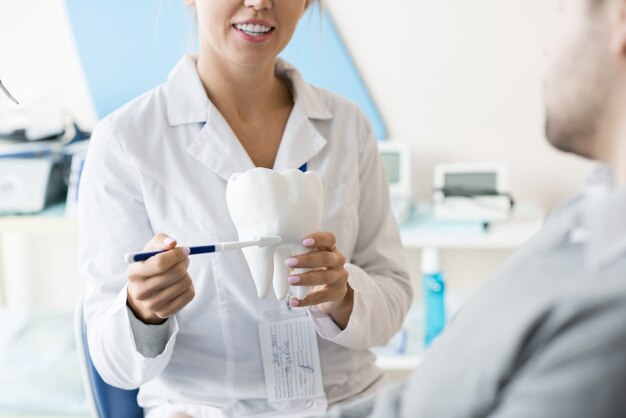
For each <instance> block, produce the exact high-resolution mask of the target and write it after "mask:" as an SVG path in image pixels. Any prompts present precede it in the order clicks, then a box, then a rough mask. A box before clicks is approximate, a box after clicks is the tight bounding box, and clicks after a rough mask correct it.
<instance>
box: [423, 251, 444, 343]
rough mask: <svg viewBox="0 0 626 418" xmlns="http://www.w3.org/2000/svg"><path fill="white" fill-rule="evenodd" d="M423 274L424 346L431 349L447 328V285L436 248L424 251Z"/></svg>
mask: <svg viewBox="0 0 626 418" xmlns="http://www.w3.org/2000/svg"><path fill="white" fill-rule="evenodd" d="M422 274H423V286H424V305H425V309H424V311H425V318H426V321H425V322H426V323H425V332H424V344H425V345H426V347H429V346H430V345H431V344H432V342H433V341H434V339H435V338H437V336H438V335H439V334H440V333H441V331H443V329H444V328H445V326H446V304H445V290H446V285H445V282H444V280H443V273H442V271H441V265H440V263H439V252H438V251H437V249H435V248H424V250H423V251H422Z"/></svg>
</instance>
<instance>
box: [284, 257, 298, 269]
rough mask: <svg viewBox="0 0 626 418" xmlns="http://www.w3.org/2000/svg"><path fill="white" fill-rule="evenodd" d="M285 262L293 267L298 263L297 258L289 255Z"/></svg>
mask: <svg viewBox="0 0 626 418" xmlns="http://www.w3.org/2000/svg"><path fill="white" fill-rule="evenodd" d="M285 264H287V265H288V266H289V267H295V266H297V265H298V259H297V258H294V257H291V258H288V259H286V260H285Z"/></svg>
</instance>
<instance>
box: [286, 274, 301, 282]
mask: <svg viewBox="0 0 626 418" xmlns="http://www.w3.org/2000/svg"><path fill="white" fill-rule="evenodd" d="M287 281H288V282H289V284H296V283H300V277H298V276H289V277H287Z"/></svg>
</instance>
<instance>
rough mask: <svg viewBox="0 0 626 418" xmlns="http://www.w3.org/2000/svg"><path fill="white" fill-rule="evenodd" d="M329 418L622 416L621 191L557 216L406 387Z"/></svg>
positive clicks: (625, 305) (624, 209) (624, 282)
mask: <svg viewBox="0 0 626 418" xmlns="http://www.w3.org/2000/svg"><path fill="white" fill-rule="evenodd" d="M596 177H597V176H596ZM330 416H332V417H335V418H338V417H344V418H345V417H366V416H372V417H385V418H389V417H396V416H397V417H411V418H456V417H492V418H496V417H497V418H504V417H506V418H513V417H515V418H517V417H519V418H559V417H563V418H591V417H593V418H609V417H626V188H625V189H621V190H610V188H609V187H608V186H606V183H602V182H599V183H598V182H596V183H595V184H593V187H591V188H590V189H589V191H588V193H587V195H586V196H584V197H583V198H580V199H577V200H576V201H574V202H572V203H570V204H569V205H567V206H565V207H564V208H562V209H561V210H559V211H558V213H557V214H555V215H554V216H553V217H552V218H551V219H550V220H549V221H548V222H547V223H546V225H545V227H544V228H543V230H542V231H541V232H540V233H539V234H538V235H537V236H536V237H535V238H534V239H532V240H531V241H530V242H529V243H528V244H527V245H526V246H525V247H524V248H523V249H521V250H520V251H518V252H517V253H516V254H514V256H513V257H512V258H511V259H510V260H509V261H508V262H507V263H506V265H505V266H504V267H503V268H502V269H501V270H500V271H499V272H498V273H497V274H496V275H495V277H493V278H492V279H491V280H490V281H489V282H488V284H486V285H485V286H484V287H483V288H482V289H480V290H479V291H478V292H477V294H476V295H475V296H474V297H473V298H472V300H471V301H470V302H468V303H467V304H466V305H465V306H464V307H463V309H462V310H461V311H460V312H459V314H458V315H457V316H456V318H455V319H454V320H453V322H452V324H451V325H450V327H449V328H448V329H447V330H446V332H444V334H443V335H442V336H441V337H440V338H439V339H438V340H437V341H436V342H435V344H434V345H433V346H432V347H431V349H430V350H429V351H428V353H427V355H426V356H425V359H424V362H423V364H422V365H421V366H420V368H419V369H418V370H417V371H416V372H415V373H414V374H413V375H412V376H411V377H410V378H409V380H408V381H407V382H406V383H404V384H403V385H401V386H397V387H394V388H391V389H388V390H386V391H385V392H383V393H382V394H380V395H379V396H377V397H376V398H370V399H366V400H364V401H360V402H358V403H356V404H352V405H348V406H347V407H344V408H341V409H336V410H334V411H331V413H330Z"/></svg>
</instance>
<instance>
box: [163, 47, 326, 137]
mask: <svg viewBox="0 0 626 418" xmlns="http://www.w3.org/2000/svg"><path fill="white" fill-rule="evenodd" d="M196 62H197V57H196V56H194V55H185V56H184V57H183V58H182V59H181V60H180V61H179V62H178V64H176V66H175V67H174V69H173V70H172V71H171V72H170V75H169V77H168V80H167V84H166V89H167V116H168V120H169V123H170V125H172V126H177V125H184V124H189V123H202V122H206V121H208V120H209V119H210V114H211V113H212V112H214V111H215V112H217V109H216V108H215V106H214V105H213V103H211V101H210V100H209V98H208V97H207V95H206V92H205V91H204V86H203V85H202V81H201V80H200V75H199V74H198V70H197V69H196ZM276 74H278V75H279V76H281V77H284V78H286V79H287V80H289V82H290V83H291V88H292V94H293V96H294V102H295V103H296V104H300V109H301V111H302V112H304V114H305V115H306V116H307V117H308V118H309V119H317V120H325V119H332V118H333V114H332V112H331V111H330V110H329V109H328V107H327V106H326V104H325V103H324V101H323V100H322V98H321V97H320V95H319V93H318V92H317V91H315V89H314V88H313V87H311V86H310V85H309V84H307V83H306V82H305V81H304V79H303V78H302V75H301V74H300V73H299V72H298V70H296V69H295V67H293V66H291V65H290V64H289V63H287V62H286V61H284V60H282V59H280V58H278V59H277V60H276Z"/></svg>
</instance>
